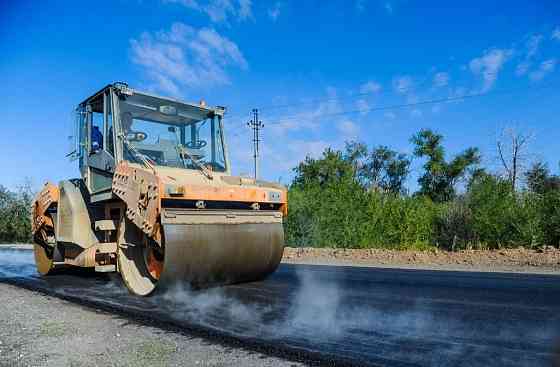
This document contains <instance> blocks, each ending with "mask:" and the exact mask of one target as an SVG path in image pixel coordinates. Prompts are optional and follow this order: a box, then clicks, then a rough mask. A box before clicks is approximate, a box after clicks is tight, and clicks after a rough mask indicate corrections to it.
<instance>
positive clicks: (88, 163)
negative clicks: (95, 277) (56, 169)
mask: <svg viewBox="0 0 560 367" xmlns="http://www.w3.org/2000/svg"><path fill="white" fill-rule="evenodd" d="M225 112H226V109H225V108H224V107H220V106H215V107H210V106H207V105H206V103H205V102H204V101H201V102H200V103H187V102H183V101H180V100H177V99H174V98H167V97H161V96H157V95H154V94H152V93H146V92H142V91H138V90H136V89H133V88H131V87H129V86H128V84H126V83H121V82H119V83H113V84H109V85H107V86H106V87H104V88H103V89H101V90H100V91H98V92H97V93H95V94H93V95H92V96H91V97H89V98H87V99H86V100H84V101H83V102H82V103H80V104H79V105H78V106H77V108H76V109H75V119H74V121H73V123H74V136H73V143H72V149H71V150H72V151H71V152H70V153H69V154H68V156H69V157H70V158H71V159H72V160H73V161H76V162H77V164H78V167H79V171H80V176H79V177H80V178H75V179H68V180H63V181H61V182H59V183H58V184H54V183H51V182H47V183H45V185H44V187H42V190H41V191H40V192H39V193H38V194H37V196H36V198H35V200H34V202H33V207H32V234H33V242H34V244H33V246H34V253H35V262H36V266H37V271H38V273H39V274H40V275H42V276H46V275H49V274H53V273H57V272H59V271H71V270H72V269H76V268H88V269H90V271H95V272H103V273H107V272H117V273H119V274H120V275H121V277H122V279H123V281H124V284H125V285H126V287H127V288H128V289H129V291H130V292H131V293H133V294H135V295H139V296H147V295H150V294H153V293H154V291H156V290H161V289H165V288H169V287H171V286H173V285H176V284H181V285H190V286H192V287H194V288H199V287H208V286H219V285H226V284H233V283H240V282H251V281H257V280H261V279H264V278H265V277H266V276H267V275H269V274H271V273H272V272H274V271H275V270H276V268H277V267H278V264H279V263H280V260H281V259H282V254H283V249H284V232H283V224H282V223H283V219H284V217H285V216H286V214H287V190H286V187H284V186H283V185H280V184H277V183H274V182H266V181H261V180H257V179H253V178H248V177H243V176H235V175H232V173H231V166H230V159H229V154H228V149H227V145H226V139H225V133H224V115H225Z"/></svg>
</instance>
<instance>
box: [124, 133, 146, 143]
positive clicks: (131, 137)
mask: <svg viewBox="0 0 560 367" xmlns="http://www.w3.org/2000/svg"><path fill="white" fill-rule="evenodd" d="M146 139H148V134H146V133H145V132H143V131H130V132H129V133H128V134H126V140H128V141H132V142H138V143H139V142H142V141H144V140H146Z"/></svg>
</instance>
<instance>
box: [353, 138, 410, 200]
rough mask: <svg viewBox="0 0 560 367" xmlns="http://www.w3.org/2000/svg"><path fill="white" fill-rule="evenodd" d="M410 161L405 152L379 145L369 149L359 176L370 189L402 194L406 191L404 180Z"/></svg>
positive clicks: (407, 173) (408, 171) (408, 170)
mask: <svg viewBox="0 0 560 367" xmlns="http://www.w3.org/2000/svg"><path fill="white" fill-rule="evenodd" d="M410 163H411V162H410V159H409V158H408V157H407V155H406V154H402V153H397V152H395V151H394V150H391V149H390V148H388V147H386V146H383V145H380V146H378V147H376V148H374V149H373V150H372V151H371V153H370V154H369V156H368V159H367V161H366V163H365V164H364V165H363V167H362V170H361V171H360V174H359V176H360V177H361V179H362V181H364V182H366V186H367V187H368V188H370V189H373V190H377V191H383V192H389V193H393V194H402V193H404V192H405V191H406V190H405V182H406V179H407V177H408V175H409V173H410Z"/></svg>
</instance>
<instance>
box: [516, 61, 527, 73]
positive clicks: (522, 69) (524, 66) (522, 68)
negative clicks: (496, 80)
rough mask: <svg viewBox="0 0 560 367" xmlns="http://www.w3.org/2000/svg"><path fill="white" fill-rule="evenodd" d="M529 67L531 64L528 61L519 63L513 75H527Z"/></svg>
mask: <svg viewBox="0 0 560 367" xmlns="http://www.w3.org/2000/svg"><path fill="white" fill-rule="evenodd" d="M530 67H531V63H530V62H529V61H522V62H520V63H519V64H517V67H516V68H515V75H517V76H523V75H525V74H527V72H528V71H529V68H530Z"/></svg>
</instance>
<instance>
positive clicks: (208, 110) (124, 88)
mask: <svg viewBox="0 0 560 367" xmlns="http://www.w3.org/2000/svg"><path fill="white" fill-rule="evenodd" d="M110 88H114V89H116V90H117V91H119V92H120V93H122V94H123V95H140V96H145V97H148V98H156V99H159V100H161V101H162V102H171V103H173V104H178V105H181V107H182V108H183V109H187V110H190V111H191V112H192V113H193V115H201V116H202V115H210V114H217V115H221V116H223V115H224V113H225V107H221V106H215V107H211V106H206V105H202V104H198V103H189V102H185V101H181V100H179V99H176V98H171V97H162V96H159V95H156V94H152V93H147V92H143V91H139V90H135V89H132V88H130V87H129V86H128V84H127V83H123V82H115V83H113V84H107V85H106V86H105V87H103V88H101V89H100V90H99V91H97V92H96V93H94V94H93V95H91V96H90V97H88V98H86V99H85V100H84V101H83V102H81V103H80V104H79V105H80V106H84V105H86V104H87V103H89V102H90V101H91V100H93V99H95V98H97V97H99V96H100V95H102V94H103V93H104V92H105V91H106V90H108V89H110Z"/></svg>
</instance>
